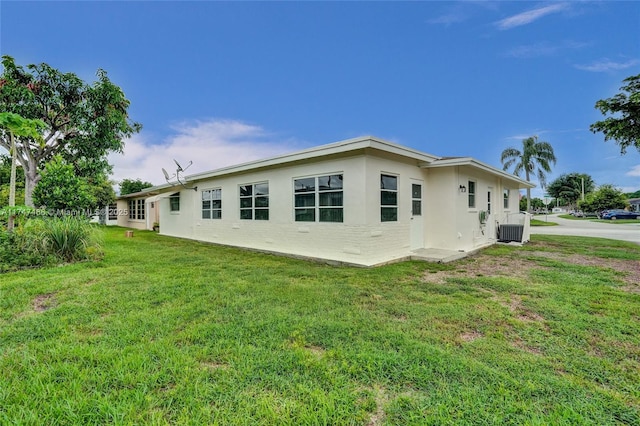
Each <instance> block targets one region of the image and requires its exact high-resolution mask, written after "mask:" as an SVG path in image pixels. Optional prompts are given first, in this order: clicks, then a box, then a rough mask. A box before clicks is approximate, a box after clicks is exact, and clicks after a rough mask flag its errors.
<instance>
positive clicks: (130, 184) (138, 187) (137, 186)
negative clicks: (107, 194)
mask: <svg viewBox="0 0 640 426" xmlns="http://www.w3.org/2000/svg"><path fill="white" fill-rule="evenodd" d="M151 186H153V184H152V183H150V182H143V181H142V180H140V179H136V180H133V179H123V180H122V182H120V195H127V194H133V193H134V192H140V191H142V190H143V189H145V188H149V187H151Z"/></svg>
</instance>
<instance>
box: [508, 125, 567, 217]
mask: <svg viewBox="0 0 640 426" xmlns="http://www.w3.org/2000/svg"><path fill="white" fill-rule="evenodd" d="M500 160H501V161H502V166H503V170H507V169H508V168H510V167H511V166H513V165H515V167H514V169H513V174H514V175H516V176H520V174H521V173H522V172H523V171H524V174H525V178H526V180H527V182H530V176H531V175H532V174H534V173H535V175H536V176H537V177H538V181H539V182H540V185H541V186H542V188H544V187H545V185H546V182H547V180H546V176H545V172H546V173H551V166H550V163H553V164H554V165H555V164H556V156H555V154H554V153H553V147H552V146H551V144H550V143H549V142H544V141H538V137H537V136H532V137H530V138H526V139H524V140H523V141H522V152H520V151H519V150H518V149H516V148H507V149H505V150H504V151H502V156H501V158H500ZM529 210H531V189H530V188H527V211H529Z"/></svg>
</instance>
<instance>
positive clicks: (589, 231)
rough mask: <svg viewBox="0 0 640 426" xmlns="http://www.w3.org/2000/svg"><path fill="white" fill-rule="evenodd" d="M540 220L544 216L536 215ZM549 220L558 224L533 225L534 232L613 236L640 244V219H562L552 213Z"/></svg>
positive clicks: (615, 238)
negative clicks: (632, 221) (629, 221)
mask: <svg viewBox="0 0 640 426" xmlns="http://www.w3.org/2000/svg"><path fill="white" fill-rule="evenodd" d="M536 219H538V220H545V217H544V216H536ZM548 220H549V222H555V223H557V224H558V226H532V227H531V233H532V234H544V235H575V236H581V237H600V238H611V239H613V240H622V241H631V242H633V243H637V244H640V220H638V224H624V225H622V224H616V223H602V222H592V221H590V220H571V219H562V218H560V217H558V215H553V214H550V215H549V216H548Z"/></svg>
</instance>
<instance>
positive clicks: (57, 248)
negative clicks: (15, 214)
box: [41, 216, 102, 262]
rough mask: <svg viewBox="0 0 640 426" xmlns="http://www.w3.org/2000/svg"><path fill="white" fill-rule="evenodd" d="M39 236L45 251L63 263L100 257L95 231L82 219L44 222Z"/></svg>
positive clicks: (72, 218)
mask: <svg viewBox="0 0 640 426" xmlns="http://www.w3.org/2000/svg"><path fill="white" fill-rule="evenodd" d="M41 235H42V244H43V246H44V249H45V251H46V252H47V253H51V254H54V255H55V256H57V257H58V258H59V259H60V260H63V261H65V262H73V261H77V260H85V259H89V258H92V257H93V258H96V257H101V253H102V251H101V250H99V248H100V244H99V243H98V235H97V233H96V229H95V228H94V227H93V226H92V225H91V224H89V223H88V221H87V220H86V219H84V218H75V217H72V216H64V217H62V218H57V219H49V220H44V227H43V229H42V234H41ZM90 248H91V250H90ZM96 249H98V252H96Z"/></svg>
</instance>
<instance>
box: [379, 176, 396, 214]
mask: <svg viewBox="0 0 640 426" xmlns="http://www.w3.org/2000/svg"><path fill="white" fill-rule="evenodd" d="M385 177H387V178H392V179H393V181H394V182H395V188H385V181H384V178H385ZM399 187H400V176H399V175H397V174H393V173H388V172H381V173H380V222H397V221H398V216H399V215H398V207H399V205H400V202H399V197H400V191H399V190H398V188H399ZM391 194H394V196H393V197H390V195H391ZM385 195H386V197H385ZM385 199H386V200H387V201H385ZM391 199H395V200H394V201H395V202H393V203H389V202H390V201H392V200H391ZM391 212H393V213H392V214H391V216H389V215H388V213H391ZM385 213H387V214H385Z"/></svg>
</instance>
